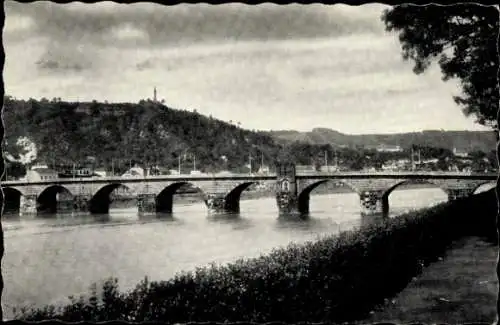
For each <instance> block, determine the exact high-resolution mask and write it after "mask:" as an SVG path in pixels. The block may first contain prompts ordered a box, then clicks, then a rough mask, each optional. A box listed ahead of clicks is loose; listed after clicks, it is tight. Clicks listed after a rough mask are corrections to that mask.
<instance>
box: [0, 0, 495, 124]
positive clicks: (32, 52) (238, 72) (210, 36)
mask: <svg viewBox="0 0 500 325" xmlns="http://www.w3.org/2000/svg"><path fill="white" fill-rule="evenodd" d="M385 8H389V7H388V6H385V5H381V4H367V5H362V6H348V5H341V4H336V5H322V4H314V5H300V4H290V5H275V4H270V3H267V4H261V5H253V6H252V5H244V4H236V3H234V4H223V5H208V4H180V5H176V6H162V5H158V4H152V3H137V4H130V5H124V4H117V3H114V2H100V3H96V4H83V3H78V2H73V3H70V4H55V3H51V2H46V1H37V2H33V3H17V2H14V1H10V0H7V1H6V2H5V12H6V18H5V27H4V31H3V33H4V47H5V52H6V61H5V68H4V80H5V91H6V94H7V95H10V96H14V97H16V98H20V99H28V98H30V97H31V98H37V99H40V98H42V97H46V98H48V99H52V98H54V97H60V98H61V99H62V100H68V101H91V100H94V99H95V100H98V101H104V100H107V101H108V102H135V103H136V102H138V101H140V100H141V99H146V98H153V89H154V87H156V88H157V92H158V96H157V97H158V99H160V100H161V99H164V100H165V104H166V105H167V106H169V107H172V108H177V109H186V110H190V111H193V110H196V111H197V112H199V113H201V114H204V115H212V116H213V117H215V118H218V119H221V120H224V121H232V122H233V123H238V122H240V123H241V127H243V128H246V129H255V130H298V131H310V130H311V129H313V128H317V127H323V128H330V129H334V130H337V131H340V132H343V133H348V134H366V133H398V132H414V131H422V130H429V129H432V130H439V129H444V130H487V129H486V128H484V127H481V126H479V125H478V124H476V123H475V122H474V120H473V118H472V117H471V118H466V117H465V116H464V115H463V113H462V111H461V109H460V107H458V106H457V105H456V104H455V103H454V102H453V99H452V96H453V95H458V94H460V88H459V87H458V82H457V81H455V80H450V81H447V82H444V81H442V79H441V72H440V70H439V67H438V66H437V65H436V64H434V65H432V66H431V68H430V69H429V70H428V71H426V72H425V73H424V74H422V75H418V76H417V75H415V74H414V73H413V72H412V67H413V64H412V63H411V62H405V61H404V60H403V59H402V56H401V45H400V44H399V41H398V35H397V34H396V33H389V32H386V31H385V30H384V25H383V23H382V21H381V19H380V17H381V14H382V11H383V10H384V9H385ZM7 127H8V126H7Z"/></svg>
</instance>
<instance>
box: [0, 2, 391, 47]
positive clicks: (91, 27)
mask: <svg viewBox="0 0 500 325" xmlns="http://www.w3.org/2000/svg"><path fill="white" fill-rule="evenodd" d="M5 7H6V13H7V17H12V19H20V18H16V17H26V19H30V20H32V22H33V23H32V24H31V25H30V27H29V29H30V31H31V33H32V34H33V35H34V36H39V37H45V38H50V39H52V40H54V41H58V42H66V43H72V42H73V41H75V40H78V41H80V42H90V43H92V44H96V45H100V46H118V47H128V46H137V45H139V46H175V45H179V44H186V43H192V42H214V41H215V42H221V41H223V42H228V41H240V40H284V39H297V38H317V37H326V36H339V35H347V34H352V33H380V32H382V25H381V22H380V19H378V16H380V10H381V9H380V8H379V7H377V6H375V7H373V6H371V7H370V6H363V8H357V9H356V10H353V9H352V8H349V7H348V6H342V5H335V6H326V5H320V4H313V5H299V4H291V5H285V6H282V5H274V4H269V3H267V4H261V5H256V6H253V5H244V4H224V5H208V4H181V5H176V6H161V5H158V4H152V3H149V4H146V3H145V4H132V5H118V4H114V5H111V4H110V3H107V2H105V3H96V4H87V5H82V4H77V3H71V4H55V3H50V2H45V1H43V2H36V3H29V4H21V3H17V2H14V1H9V2H6V4H5ZM374 8H375V10H374ZM360 10H361V11H363V10H364V13H363V14H359V13H358V14H355V12H359V11H360ZM374 18H375V19H374ZM9 20H10V18H7V22H8V24H10V25H12V24H14V22H9ZM126 29H128V30H129V31H130V30H133V31H134V33H135V37H132V38H129V37H125V38H123V37H120V36H119V35H120V33H121V32H122V31H123V30H126Z"/></svg>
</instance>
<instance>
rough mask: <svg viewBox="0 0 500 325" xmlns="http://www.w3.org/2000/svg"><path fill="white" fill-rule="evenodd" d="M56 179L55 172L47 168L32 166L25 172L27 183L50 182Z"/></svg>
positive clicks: (56, 174)
mask: <svg viewBox="0 0 500 325" xmlns="http://www.w3.org/2000/svg"><path fill="white" fill-rule="evenodd" d="M57 178H58V173H57V171H55V170H53V169H50V168H48V167H47V166H33V167H32V168H31V169H29V170H28V171H26V177H25V179H26V181H28V182H40V181H51V180H55V179H57Z"/></svg>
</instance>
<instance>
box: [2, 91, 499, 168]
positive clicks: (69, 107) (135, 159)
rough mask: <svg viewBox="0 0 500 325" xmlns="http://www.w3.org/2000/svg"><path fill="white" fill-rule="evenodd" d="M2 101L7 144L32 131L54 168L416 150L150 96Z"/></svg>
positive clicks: (430, 154)
mask: <svg viewBox="0 0 500 325" xmlns="http://www.w3.org/2000/svg"><path fill="white" fill-rule="evenodd" d="M4 105H5V106H4V112H3V118H4V123H5V126H6V134H5V143H4V146H5V150H6V151H7V152H8V153H10V154H11V155H13V156H14V157H16V158H17V157H18V155H19V154H20V153H21V152H20V151H21V150H22V148H21V146H19V145H17V144H16V141H17V140H18V139H19V138H20V137H27V138H29V139H30V140H31V141H33V142H34V143H35V144H36V147H37V151H38V153H37V159H36V162H41V163H46V164H48V165H49V166H54V165H61V164H66V165H72V164H82V163H83V162H85V161H88V157H94V158H93V159H92V164H93V165H94V167H95V168H104V169H106V170H108V171H111V170H112V169H113V170H114V171H115V173H123V172H125V171H126V170H127V169H128V168H129V167H130V166H133V165H136V164H137V165H139V166H142V167H149V166H154V165H159V166H161V167H164V168H167V169H177V168H178V166H179V160H181V164H182V167H183V172H185V171H186V170H187V171H189V170H191V169H193V168H194V167H196V169H199V170H202V171H204V172H217V171H221V170H230V171H233V172H248V171H249V169H248V164H249V161H250V159H251V161H252V170H253V171H257V170H258V168H259V167H260V165H261V163H262V162H264V165H269V166H270V167H271V170H272V168H273V166H274V164H275V163H276V161H277V160H287V161H292V162H295V163H297V164H301V165H315V166H316V168H319V166H321V165H325V164H326V163H328V164H329V165H332V164H334V163H336V164H337V165H338V166H340V167H341V168H344V169H349V170H360V169H363V168H370V167H373V168H380V167H381V166H382V165H383V164H384V163H385V162H387V161H389V160H397V159H409V158H410V156H411V148H404V150H403V151H401V152H378V151H376V150H375V149H365V148H363V147H361V146H355V147H339V146H332V145H330V144H323V145H320V144H311V143H305V142H302V141H295V142H291V141H288V142H286V143H283V141H277V140H276V139H274V138H273V137H272V136H270V135H269V133H265V132H255V131H250V130H245V129H242V128H240V127H238V126H236V125H233V124H230V123H227V122H223V121H221V120H217V119H215V118H212V117H206V116H203V115H201V114H198V113H197V112H196V111H193V112H190V111H186V110H178V109H171V108H169V107H167V106H165V105H163V104H160V103H157V102H153V101H150V100H143V101H140V102H139V103H138V104H133V103H99V102H96V101H94V102H86V103H77V102H64V101H61V100H60V99H57V98H54V99H52V100H47V99H41V100H35V99H29V100H18V99H14V98H12V97H6V98H5V104H4ZM418 149H419V150H420V155H421V159H427V158H439V159H442V160H443V161H451V160H452V157H453V153H452V152H451V151H450V150H448V149H443V148H434V147H430V146H426V147H425V146H420V147H418V146H414V148H413V150H414V151H415V150H418ZM491 155H493V156H494V153H483V152H480V151H479V152H476V155H475V157H476V158H477V159H476V160H477V161H479V162H481V161H483V160H484V159H483V158H485V157H486V158H488V157H489V156H491ZM484 164H488V163H487V162H485V163H484ZM7 167H8V171H9V175H11V176H12V177H16V176H22V175H23V174H24V172H25V168H26V166H23V165H22V164H19V163H15V162H9V163H8V166H7ZM442 167H443V168H442V169H446V167H447V166H445V165H443V166H442ZM479 167H480V168H483V167H484V166H479ZM479 167H478V168H479Z"/></svg>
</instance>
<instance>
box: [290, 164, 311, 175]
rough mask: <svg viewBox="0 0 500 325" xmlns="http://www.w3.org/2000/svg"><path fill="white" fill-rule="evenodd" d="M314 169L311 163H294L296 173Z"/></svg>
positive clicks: (309, 171)
mask: <svg viewBox="0 0 500 325" xmlns="http://www.w3.org/2000/svg"><path fill="white" fill-rule="evenodd" d="M315 171H316V169H315V168H314V166H313V165H296V166H295V172H296V173H297V174H298V173H313V172H315Z"/></svg>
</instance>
